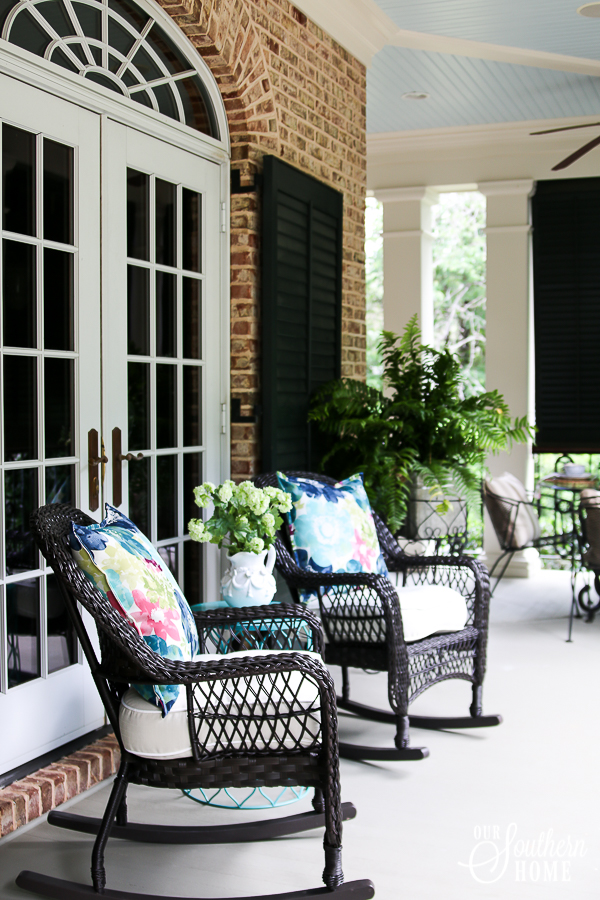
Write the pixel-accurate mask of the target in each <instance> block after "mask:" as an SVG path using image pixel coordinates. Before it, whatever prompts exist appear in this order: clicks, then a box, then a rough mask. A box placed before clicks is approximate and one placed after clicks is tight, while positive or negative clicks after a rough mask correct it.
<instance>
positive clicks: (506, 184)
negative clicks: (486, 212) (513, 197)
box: [477, 178, 533, 228]
mask: <svg viewBox="0 0 600 900" xmlns="http://www.w3.org/2000/svg"><path fill="white" fill-rule="evenodd" d="M477 190H478V191H481V193H482V194H483V195H484V197H501V196H505V195H508V194H530V193H531V191H532V190H533V180H532V179H531V178H518V179H515V180H509V181H480V182H479V184H478V185H477ZM512 227H513V226H511V228H512Z"/></svg>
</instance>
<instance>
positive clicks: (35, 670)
mask: <svg viewBox="0 0 600 900" xmlns="http://www.w3.org/2000/svg"><path fill="white" fill-rule="evenodd" d="M6 624H7V636H8V686H9V688H11V687H15V686H16V685H18V684H24V683H25V682H26V681H31V680H32V679H33V678H39V676H40V583H39V579H38V578H28V579H27V580H26V581H19V582H17V583H15V584H7V585H6Z"/></svg>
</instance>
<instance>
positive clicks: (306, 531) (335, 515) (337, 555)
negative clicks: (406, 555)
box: [277, 472, 387, 602]
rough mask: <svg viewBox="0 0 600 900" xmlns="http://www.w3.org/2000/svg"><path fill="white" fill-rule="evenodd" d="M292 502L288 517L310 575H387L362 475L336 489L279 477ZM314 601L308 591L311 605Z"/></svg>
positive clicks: (298, 557) (295, 544) (299, 558)
mask: <svg viewBox="0 0 600 900" xmlns="http://www.w3.org/2000/svg"><path fill="white" fill-rule="evenodd" d="M277 481H278V482H279V486H280V487H281V488H282V489H283V490H284V491H286V492H287V493H288V494H290V495H291V497H292V504H293V505H292V509H291V511H290V512H289V513H286V514H285V515H286V519H287V523H288V528H289V532H290V539H291V542H292V548H293V550H294V555H295V557H296V562H297V563H298V565H299V566H300V568H302V569H307V570H308V571H310V572H376V573H377V574H380V575H387V567H386V565H385V562H384V560H383V556H382V554H381V549H380V547H379V540H378V538H377V531H376V528H375V522H374V521H373V513H372V512H371V505H370V503H369V498H368V497H367V493H366V491H365V488H364V484H363V480H362V476H361V475H360V474H358V475H352V476H351V477H350V478H346V479H345V480H344V481H339V482H338V483H337V484H336V485H330V484H323V482H321V481H316V480H313V479H310V478H301V477H294V476H291V475H290V476H288V475H284V474H282V473H281V472H278V473H277ZM314 596H315V593H314V592H312V591H303V592H302V599H303V600H304V601H305V602H306V601H308V600H310V599H311V598H312V597H314Z"/></svg>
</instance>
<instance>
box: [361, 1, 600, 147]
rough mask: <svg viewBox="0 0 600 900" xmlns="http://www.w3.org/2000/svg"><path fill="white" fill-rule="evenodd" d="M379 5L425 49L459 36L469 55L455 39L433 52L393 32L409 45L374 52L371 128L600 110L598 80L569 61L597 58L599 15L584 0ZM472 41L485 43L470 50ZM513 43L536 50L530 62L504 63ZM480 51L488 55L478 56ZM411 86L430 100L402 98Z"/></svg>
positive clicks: (399, 128)
mask: <svg viewBox="0 0 600 900" xmlns="http://www.w3.org/2000/svg"><path fill="white" fill-rule="evenodd" d="M376 3H377V6H378V7H379V8H380V9H381V11H382V12H384V13H385V14H386V15H387V16H389V18H390V20H391V21H392V22H393V23H394V24H395V26H397V27H398V28H399V29H401V30H402V31H403V32H406V31H408V32H410V31H412V32H418V33H420V34H421V35H422V36H423V39H422V41H421V47H427V36H437V37H439V38H447V39H461V40H462V41H464V42H465V46H464V47H462V48H460V47H459V48H458V52H460V54H461V55H454V53H453V51H456V49H457V48H456V46H453V44H452V40H448V41H446V43H445V44H444V41H443V40H442V41H439V44H438V46H439V48H440V49H441V50H443V49H444V48H445V49H447V51H448V52H428V51H427V50H426V49H408V48H409V47H410V46H411V42H409V41H408V40H407V39H406V35H405V37H404V39H403V36H402V33H398V34H396V35H395V36H393V37H392V36H391V40H390V43H392V44H404V46H386V47H384V48H383V49H382V50H380V52H379V53H377V54H376V55H375V56H374V58H373V61H372V66H371V69H370V71H369V73H368V79H367V90H368V93H367V97H368V99H367V129H368V131H369V132H371V133H373V132H390V131H408V130H411V129H421V128H440V127H446V126H460V125H483V124H488V123H495V122H514V121H521V120H525V119H553V118H560V117H563V116H564V117H568V116H579V115H581V116H585V115H593V114H595V113H600V78H599V77H598V76H594V75H590V74H581V73H576V72H574V71H568V69H569V68H571V69H572V68H573V66H572V59H571V61H570V62H568V61H567V57H571V58H573V57H576V58H581V59H582V60H583V59H588V60H597V59H598V58H599V49H600V19H593V18H584V17H583V16H580V15H578V14H577V8H578V7H579V6H580V5H581V4H580V2H565V0H527V2H526V3H523V2H522V0H487V2H486V3H483V4H482V3H481V2H480V0H420V2H419V3H414V2H413V0H376ZM469 41H472V42H477V43H478V44H481V43H483V44H485V45H487V46H484V47H481V46H478V45H477V44H475V43H474V45H473V46H472V47H468V46H466V43H467V42H469ZM413 42H414V43H413V46H414V45H415V43H416V42H415V41H414V39H413ZM509 48H520V49H521V50H523V51H533V52H532V53H530V56H531V58H530V59H529V60H528V63H529V64H526V65H515V64H511V63H510V62H508V61H507V62H503V61H501V60H502V59H503V57H504V58H508V57H509V54H507V53H506V51H507V50H508V49H509ZM433 49H434V47H433V46H432V50H433ZM494 51H495V52H494ZM502 51H504V52H502ZM463 53H464V54H465V55H462V54H463ZM480 54H481V55H483V56H487V58H478V57H479V56H480ZM537 54H548V57H549V56H550V54H559V55H562V56H564V57H565V60H564V68H565V69H567V71H556V70H555V71H553V69H554V68H555V66H559V65H560V61H559V60H556V59H554V60H551V59H550V58H548V59H547V61H546V64H547V65H548V66H549V68H541V67H540V66H543V64H544V59H543V58H541V59H540V58H539V57H538V58H536V56H537ZM526 60H527V53H524V54H523V61H526ZM407 91H426V92H427V93H429V94H430V98H429V99H428V100H424V101H410V100H402V99H401V97H402V94H403V93H405V92H407ZM587 133H588V132H587V131H586V132H584V133H583V134H584V136H585V135H587ZM591 136H593V135H591V134H590V137H591ZM582 143H583V141H582Z"/></svg>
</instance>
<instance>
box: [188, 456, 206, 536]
mask: <svg viewBox="0 0 600 900" xmlns="http://www.w3.org/2000/svg"><path fill="white" fill-rule="evenodd" d="M199 484H202V456H201V454H200V453H186V454H185V455H184V457H183V530H184V532H187V528H188V522H189V521H190V519H200V518H202V510H201V509H200V508H199V507H198V506H196V504H195V502H194V488H195V487H197V486H198V485H199Z"/></svg>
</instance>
